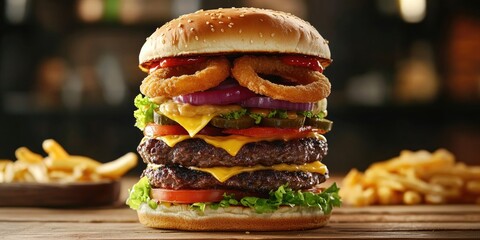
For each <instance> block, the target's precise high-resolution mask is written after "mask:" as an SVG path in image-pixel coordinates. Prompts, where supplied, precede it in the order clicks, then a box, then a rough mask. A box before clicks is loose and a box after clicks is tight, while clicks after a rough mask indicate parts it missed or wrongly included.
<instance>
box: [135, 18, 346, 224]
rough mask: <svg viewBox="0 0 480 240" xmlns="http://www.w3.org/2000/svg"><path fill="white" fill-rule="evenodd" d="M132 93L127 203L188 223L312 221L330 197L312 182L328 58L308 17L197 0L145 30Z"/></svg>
mask: <svg viewBox="0 0 480 240" xmlns="http://www.w3.org/2000/svg"><path fill="white" fill-rule="evenodd" d="M139 62H140V65H139V67H140V69H141V70H143V71H145V72H146V73H148V76H147V77H146V78H145V79H144V80H143V81H142V83H141V86H140V92H141V94H140V95H138V96H137V97H136V98H135V100H134V103H135V106H136V107H137V108H138V109H137V110H136V111H135V112H134V116H135V118H136V124H135V125H136V126H137V127H138V128H139V129H140V130H142V131H143V134H144V138H143V139H142V140H141V142H140V144H139V146H138V149H137V150H138V152H139V154H140V155H141V157H142V158H143V161H144V162H145V163H146V164H147V167H146V169H145V170H144V172H143V174H142V177H141V178H140V180H139V181H138V183H136V184H135V185H134V186H133V187H132V188H131V189H130V190H129V198H128V199H127V204H128V205H129V206H130V207H131V208H132V209H135V210H136V211H137V213H138V217H139V220H140V222H141V223H142V224H144V225H146V226H149V227H153V228H162V229H178V230H191V231H221V230H225V231H226V230H228V231H273V230H299V229H312V228H318V227H321V226H324V225H325V224H327V222H328V219H329V217H330V214H331V211H332V208H333V207H336V206H339V205H340V203H341V201H340V199H339V196H338V188H337V186H336V185H335V184H333V185H332V186H330V187H327V188H326V187H321V186H320V184H321V183H322V182H324V181H325V180H326V179H327V178H328V169H327V167H326V166H325V165H324V164H323V163H322V162H321V161H322V160H323V158H324V157H325V156H326V154H327V150H328V146H327V141H326V138H325V137H324V134H325V133H327V132H329V131H330V130H331V127H332V122H331V121H329V120H328V119H326V118H325V117H326V116H327V109H326V107H327V101H326V98H327V96H328V95H329V94H330V82H329V81H328V79H327V78H326V77H325V75H323V70H324V69H325V68H326V67H327V66H328V65H329V64H330V63H331V58H330V50H329V47H328V41H326V40H325V39H324V38H323V37H322V36H321V35H320V34H319V33H318V31H317V30H316V29H315V28H314V27H312V26H311V25H310V24H309V23H308V22H306V21H304V20H302V19H300V18H298V17H296V16H293V15H291V14H289V13H284V12H278V11H273V10H268V9H256V8H231V9H214V10H200V11H197V12H195V13H191V14H186V15H183V16H180V17H179V18H177V19H174V20H172V21H170V22H168V23H166V24H165V25H163V26H162V27H160V28H157V29H156V31H155V32H154V33H153V34H152V35H151V36H150V37H148V38H147V40H146V42H145V44H144V45H143V47H142V49H141V51H140V56H139Z"/></svg>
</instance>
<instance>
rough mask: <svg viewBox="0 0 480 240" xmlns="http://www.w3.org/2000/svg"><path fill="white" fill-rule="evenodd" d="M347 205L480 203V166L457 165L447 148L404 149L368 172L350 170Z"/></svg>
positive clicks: (345, 184)
mask: <svg viewBox="0 0 480 240" xmlns="http://www.w3.org/2000/svg"><path fill="white" fill-rule="evenodd" d="M340 196H341V197H342V201H343V202H344V203H345V204H347V205H353V206H366V205H376V204H380V205H392V204H407V205H414V204H447V203H476V204H480V166H467V165H465V164H463V163H460V162H456V161H455V156H454V155H453V154H452V153H450V152H449V151H447V150H445V149H438V150H437V151H435V152H433V153H430V152H428V151H425V150H420V151H416V152H412V151H407V150H404V151H402V152H401V153H400V156H398V157H395V158H393V159H389V160H387V161H383V162H378V163H374V164H373V165H371V166H370V167H369V168H368V169H367V170H366V171H365V172H364V173H362V172H359V171H358V170H356V169H352V170H350V172H349V173H348V174H347V176H346V177H345V179H344V180H343V182H342V187H341V190H340Z"/></svg>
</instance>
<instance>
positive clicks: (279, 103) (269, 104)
mask: <svg viewBox="0 0 480 240" xmlns="http://www.w3.org/2000/svg"><path fill="white" fill-rule="evenodd" d="M240 105H242V106H243V107H254V108H268V109H282V110H290V111H311V110H313V105H314V104H313V103H294V102H288V101H284V100H276V99H273V98H269V97H252V98H249V99H247V100H244V101H242V102H241V104H240Z"/></svg>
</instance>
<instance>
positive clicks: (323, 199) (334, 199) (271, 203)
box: [194, 183, 342, 214]
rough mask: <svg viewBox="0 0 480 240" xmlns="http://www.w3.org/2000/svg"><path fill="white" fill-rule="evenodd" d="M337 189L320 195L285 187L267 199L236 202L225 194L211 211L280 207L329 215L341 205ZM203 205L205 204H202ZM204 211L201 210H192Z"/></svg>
mask: <svg viewBox="0 0 480 240" xmlns="http://www.w3.org/2000/svg"><path fill="white" fill-rule="evenodd" d="M338 191H339V188H338V187H337V185H336V184H335V183H334V184H332V185H331V186H330V187H329V188H327V189H325V190H324V191H323V192H321V193H312V192H302V191H300V190H298V191H294V190H292V189H291V188H289V187H287V186H286V185H283V186H280V187H279V188H278V189H277V190H275V191H271V192H270V193H269V198H258V197H243V198H242V199H240V201H237V200H236V199H235V198H234V196H233V195H227V194H225V195H224V196H223V197H224V198H223V200H222V201H220V202H219V203H210V204H209V206H210V208H212V209H218V208H219V207H222V208H224V207H229V206H245V207H250V208H252V209H254V210H255V212H257V213H269V212H274V211H275V210H277V209H278V208H279V207H280V206H282V205H283V206H292V207H293V206H304V207H314V208H319V209H321V210H322V211H323V212H324V213H325V214H330V213H331V211H332V209H333V207H339V206H340V205H341V203H342V201H341V199H340V196H339V195H338ZM204 204H205V203H204ZM194 209H196V210H199V211H204V209H205V205H203V206H202V208H194ZM202 209H203V210H202Z"/></svg>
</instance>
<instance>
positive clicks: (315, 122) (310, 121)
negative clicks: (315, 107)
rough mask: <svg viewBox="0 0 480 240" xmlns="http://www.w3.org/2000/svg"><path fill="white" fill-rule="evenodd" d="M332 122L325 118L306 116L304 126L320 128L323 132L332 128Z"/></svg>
mask: <svg viewBox="0 0 480 240" xmlns="http://www.w3.org/2000/svg"><path fill="white" fill-rule="evenodd" d="M332 125H333V122H332V121H330V120H328V119H325V118H307V119H306V120H305V126H312V127H313V128H318V129H322V130H324V131H325V132H328V131H330V130H332Z"/></svg>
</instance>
